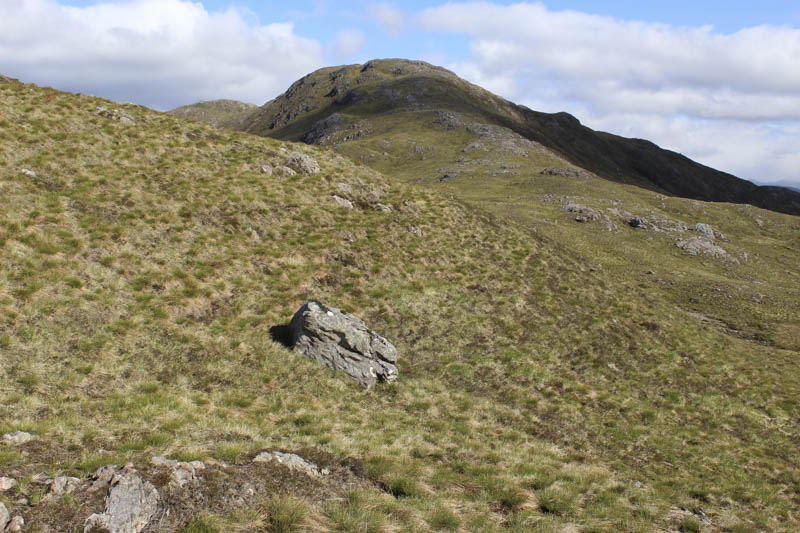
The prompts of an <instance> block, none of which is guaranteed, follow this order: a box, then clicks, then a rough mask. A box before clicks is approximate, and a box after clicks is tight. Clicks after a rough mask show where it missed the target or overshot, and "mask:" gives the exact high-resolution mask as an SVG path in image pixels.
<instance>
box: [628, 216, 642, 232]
mask: <svg viewBox="0 0 800 533" xmlns="http://www.w3.org/2000/svg"><path fill="white" fill-rule="evenodd" d="M625 222H627V223H628V225H629V226H630V227H632V228H637V229H638V228H646V227H647V222H646V221H645V220H644V219H643V218H641V217H632V218H629V219H627V220H626V221H625Z"/></svg>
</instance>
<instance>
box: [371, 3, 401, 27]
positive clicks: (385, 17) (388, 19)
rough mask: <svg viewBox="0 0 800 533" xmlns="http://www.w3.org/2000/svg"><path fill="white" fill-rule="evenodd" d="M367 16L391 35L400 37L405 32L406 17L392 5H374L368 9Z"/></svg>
mask: <svg viewBox="0 0 800 533" xmlns="http://www.w3.org/2000/svg"><path fill="white" fill-rule="evenodd" d="M367 16H368V17H369V18H370V19H372V20H374V21H375V22H377V23H378V25H379V26H380V27H381V29H382V30H383V31H385V32H386V33H388V34H390V35H400V32H402V31H403V25H404V24H405V15H404V14H403V12H402V11H400V10H399V9H397V8H396V7H395V6H394V5H392V4H372V5H370V6H369V7H368V8H367Z"/></svg>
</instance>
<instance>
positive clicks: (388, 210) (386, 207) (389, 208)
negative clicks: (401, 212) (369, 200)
mask: <svg viewBox="0 0 800 533" xmlns="http://www.w3.org/2000/svg"><path fill="white" fill-rule="evenodd" d="M375 209H377V210H378V211H383V212H384V213H391V212H392V211H394V209H392V206H390V205H386V204H382V203H380V202H378V203H377V204H376V205H375Z"/></svg>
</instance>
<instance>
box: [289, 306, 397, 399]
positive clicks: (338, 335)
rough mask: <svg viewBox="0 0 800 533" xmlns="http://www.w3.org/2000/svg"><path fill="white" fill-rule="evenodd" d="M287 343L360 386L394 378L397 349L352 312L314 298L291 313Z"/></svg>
mask: <svg viewBox="0 0 800 533" xmlns="http://www.w3.org/2000/svg"><path fill="white" fill-rule="evenodd" d="M290 334H291V344H292V347H293V348H294V350H295V351H297V352H299V353H301V354H303V355H304V356H305V357H306V358H308V359H310V360H312V361H316V362H318V363H320V364H322V365H325V366H327V367H328V368H332V369H334V370H341V371H342V372H344V373H346V374H347V375H349V376H350V377H352V378H353V379H354V380H356V381H357V382H358V383H360V384H361V385H364V386H366V387H371V386H372V385H374V384H375V383H377V382H391V381H395V380H396V379H397V367H396V366H395V362H396V361H397V349H396V348H395V347H394V345H393V344H392V343H390V342H389V341H387V340H386V339H384V338H383V337H381V336H380V335H378V334H377V333H375V332H373V331H371V330H370V329H369V328H367V326H366V324H364V322H363V321H362V320H361V319H360V318H357V317H355V316H353V315H350V314H347V313H343V312H342V311H341V310H339V309H336V308H335V307H328V306H326V305H324V304H321V303H319V302H316V301H314V300H311V301H308V302H306V303H304V304H303V306H302V307H301V308H300V309H299V310H298V311H297V312H296V313H295V314H294V317H292V322H291V325H290Z"/></svg>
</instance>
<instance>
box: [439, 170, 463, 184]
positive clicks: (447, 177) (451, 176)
mask: <svg viewBox="0 0 800 533" xmlns="http://www.w3.org/2000/svg"><path fill="white" fill-rule="evenodd" d="M460 175H461V172H459V171H458V170H450V171H448V172H445V174H444V175H443V176H441V177H439V181H440V182H445V181H447V180H451V179H455V178H457V177H459V176H460Z"/></svg>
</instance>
